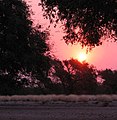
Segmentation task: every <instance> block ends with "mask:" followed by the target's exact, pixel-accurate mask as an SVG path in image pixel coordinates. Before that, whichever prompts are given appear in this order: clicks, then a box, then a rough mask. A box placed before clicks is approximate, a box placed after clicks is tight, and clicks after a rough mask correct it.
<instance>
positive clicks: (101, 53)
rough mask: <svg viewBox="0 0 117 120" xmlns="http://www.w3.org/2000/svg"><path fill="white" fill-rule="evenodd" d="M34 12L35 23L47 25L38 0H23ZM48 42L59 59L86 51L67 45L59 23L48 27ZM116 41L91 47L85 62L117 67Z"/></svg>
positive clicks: (47, 21) (101, 67) (98, 65)
mask: <svg viewBox="0 0 117 120" xmlns="http://www.w3.org/2000/svg"><path fill="white" fill-rule="evenodd" d="M25 1H27V3H28V4H29V5H31V6H32V7H31V9H32V11H33V12H34V15H33V16H32V19H33V20H34V23H35V24H38V23H39V24H40V25H42V27H43V29H46V28H47V27H48V25H49V20H47V19H44V17H43V12H42V8H41V6H38V3H39V0H25ZM49 30H50V44H51V45H52V49H51V53H52V54H53V55H54V56H55V57H56V58H58V59H60V60H65V59H70V58H76V59H78V55H79V54H80V53H81V52H84V53H86V49H85V48H83V49H82V47H81V46H80V45H79V44H77V45H67V44H66V43H65V42H64V40H62V37H63V35H64V33H63V30H62V27H61V24H58V25H57V27H56V28H54V25H51V27H50V29H49ZM116 50H117V43H115V42H106V40H105V41H104V42H103V45H101V46H98V47H95V48H93V49H92V50H91V51H90V52H88V54H87V59H86V62H88V63H89V64H92V65H94V66H96V68H97V69H100V70H102V69H106V68H107V69H113V70H115V69H117V51H116Z"/></svg>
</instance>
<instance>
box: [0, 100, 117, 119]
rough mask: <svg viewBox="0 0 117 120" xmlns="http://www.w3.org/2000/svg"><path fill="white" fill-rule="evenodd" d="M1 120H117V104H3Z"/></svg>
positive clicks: (0, 114) (0, 112) (0, 104)
mask: <svg viewBox="0 0 117 120" xmlns="http://www.w3.org/2000/svg"><path fill="white" fill-rule="evenodd" d="M0 120H117V102H112V103H109V104H106V102H105V103H104V102H102V103H90V102H88V103H84V102H76V103H75V102H74V103H73V102H69V103H64V102H58V103H38V102H1V103H0Z"/></svg>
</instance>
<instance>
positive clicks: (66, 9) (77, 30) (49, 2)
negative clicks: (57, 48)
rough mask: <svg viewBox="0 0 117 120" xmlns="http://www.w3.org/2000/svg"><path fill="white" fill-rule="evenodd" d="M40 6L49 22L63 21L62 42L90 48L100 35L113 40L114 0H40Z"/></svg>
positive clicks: (116, 20)
mask: <svg viewBox="0 0 117 120" xmlns="http://www.w3.org/2000/svg"><path fill="white" fill-rule="evenodd" d="M40 5H42V7H43V11H44V12H45V13H44V16H46V18H49V19H50V22H51V23H52V22H56V23H58V21H62V22H63V23H64V26H65V29H64V30H65V32H66V36H64V40H65V42H66V43H72V44H73V43H75V42H79V43H81V45H82V46H86V45H87V46H89V47H90V48H91V47H94V46H96V45H97V46H98V45H101V44H102V41H101V40H100V39H101V38H102V37H104V36H107V37H109V38H114V40H115V41H116V40H117V1H116V0H64V1H63V0H41V3H40Z"/></svg>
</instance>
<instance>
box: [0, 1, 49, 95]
mask: <svg viewBox="0 0 117 120" xmlns="http://www.w3.org/2000/svg"><path fill="white" fill-rule="evenodd" d="M30 15H31V12H30V11H29V6H27V4H26V3H25V2H23V1H22V0H2V1H0V87H1V88H2V85H3V84H4V85H5V86H7V87H5V88H6V89H11V87H10V86H16V88H18V87H17V86H21V85H22V83H27V82H24V78H22V77H19V76H20V75H22V76H26V75H27V74H28V76H29V75H31V77H33V78H36V79H38V80H39V81H41V82H42V83H45V81H46V79H47V73H48V70H49V68H50V63H49V61H50V58H49V57H47V56H45V53H46V52H47V51H49V46H48V45H47V43H46V40H47V39H48V34H47V32H41V31H40V30H39V29H38V27H32V23H33V22H32V20H31V18H30ZM19 74H20V75H19ZM22 80H23V81H22ZM7 81H8V82H7ZM12 89H14V88H13V87H12ZM8 91H9V90H8ZM8 91H7V92H8ZM0 92H1V91H0ZM7 92H6V94H7ZM0 94H1V93H0Z"/></svg>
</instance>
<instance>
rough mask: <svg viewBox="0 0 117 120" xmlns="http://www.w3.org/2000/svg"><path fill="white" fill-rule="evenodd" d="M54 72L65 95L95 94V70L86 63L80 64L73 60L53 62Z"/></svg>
mask: <svg viewBox="0 0 117 120" xmlns="http://www.w3.org/2000/svg"><path fill="white" fill-rule="evenodd" d="M54 70H55V71H54V75H55V76H57V77H58V78H59V82H60V83H61V85H62V86H63V89H64V92H65V94H95V92H96V88H97V81H96V77H97V76H96V70H95V68H94V67H93V66H89V65H88V63H83V64H82V63H80V62H79V61H78V60H75V59H70V60H64V61H63V62H61V61H55V65H54ZM56 79H57V78H56Z"/></svg>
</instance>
